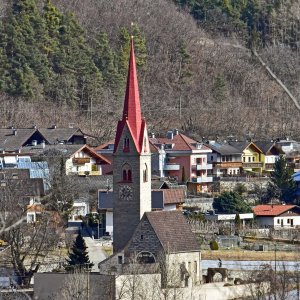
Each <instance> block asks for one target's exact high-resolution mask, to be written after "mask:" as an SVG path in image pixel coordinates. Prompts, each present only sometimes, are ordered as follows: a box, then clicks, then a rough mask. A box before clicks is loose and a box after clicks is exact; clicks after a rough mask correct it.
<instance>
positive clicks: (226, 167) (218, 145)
mask: <svg viewBox="0 0 300 300" xmlns="http://www.w3.org/2000/svg"><path fill="white" fill-rule="evenodd" d="M206 145H207V147H209V148H210V149H211V150H212V153H211V154H209V155H208V156H207V157H208V162H209V163H210V164H212V165H213V171H212V172H213V175H214V176H216V177H224V176H238V175H240V174H241V173H242V153H243V152H242V151H240V150H238V149H236V148H235V147H233V146H231V145H229V144H228V143H227V142H221V141H208V143H207V144H206Z"/></svg>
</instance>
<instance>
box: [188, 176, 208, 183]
mask: <svg viewBox="0 0 300 300" xmlns="http://www.w3.org/2000/svg"><path fill="white" fill-rule="evenodd" d="M192 182H197V183H208V182H213V177H212V176H208V177H200V176H198V177H192Z"/></svg>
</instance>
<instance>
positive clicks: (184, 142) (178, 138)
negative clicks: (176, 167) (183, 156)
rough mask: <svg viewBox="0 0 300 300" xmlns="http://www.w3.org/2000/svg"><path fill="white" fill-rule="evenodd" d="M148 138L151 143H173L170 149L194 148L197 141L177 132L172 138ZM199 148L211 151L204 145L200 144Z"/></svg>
mask: <svg viewBox="0 0 300 300" xmlns="http://www.w3.org/2000/svg"><path fill="white" fill-rule="evenodd" d="M149 140H150V141H151V142H152V143H153V144H174V147H173V148H172V150H180V151H184V150H196V149H197V148H196V146H195V145H196V144H197V143H198V142H197V141H195V140H193V139H191V138H189V137H188V136H186V135H184V134H182V133H179V134H177V135H174V137H173V139H168V138H149ZM201 150H208V151H211V149H210V148H208V147H206V146H205V145H202V146H201Z"/></svg>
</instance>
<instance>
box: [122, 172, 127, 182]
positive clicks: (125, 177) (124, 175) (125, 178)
mask: <svg viewBox="0 0 300 300" xmlns="http://www.w3.org/2000/svg"><path fill="white" fill-rule="evenodd" d="M123 181H127V171H126V170H123Z"/></svg>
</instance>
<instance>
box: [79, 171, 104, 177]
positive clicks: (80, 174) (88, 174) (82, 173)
mask: <svg viewBox="0 0 300 300" xmlns="http://www.w3.org/2000/svg"><path fill="white" fill-rule="evenodd" d="M77 174H78V175H79V176H99V175H101V173H100V171H80V172H78V173H77Z"/></svg>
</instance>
